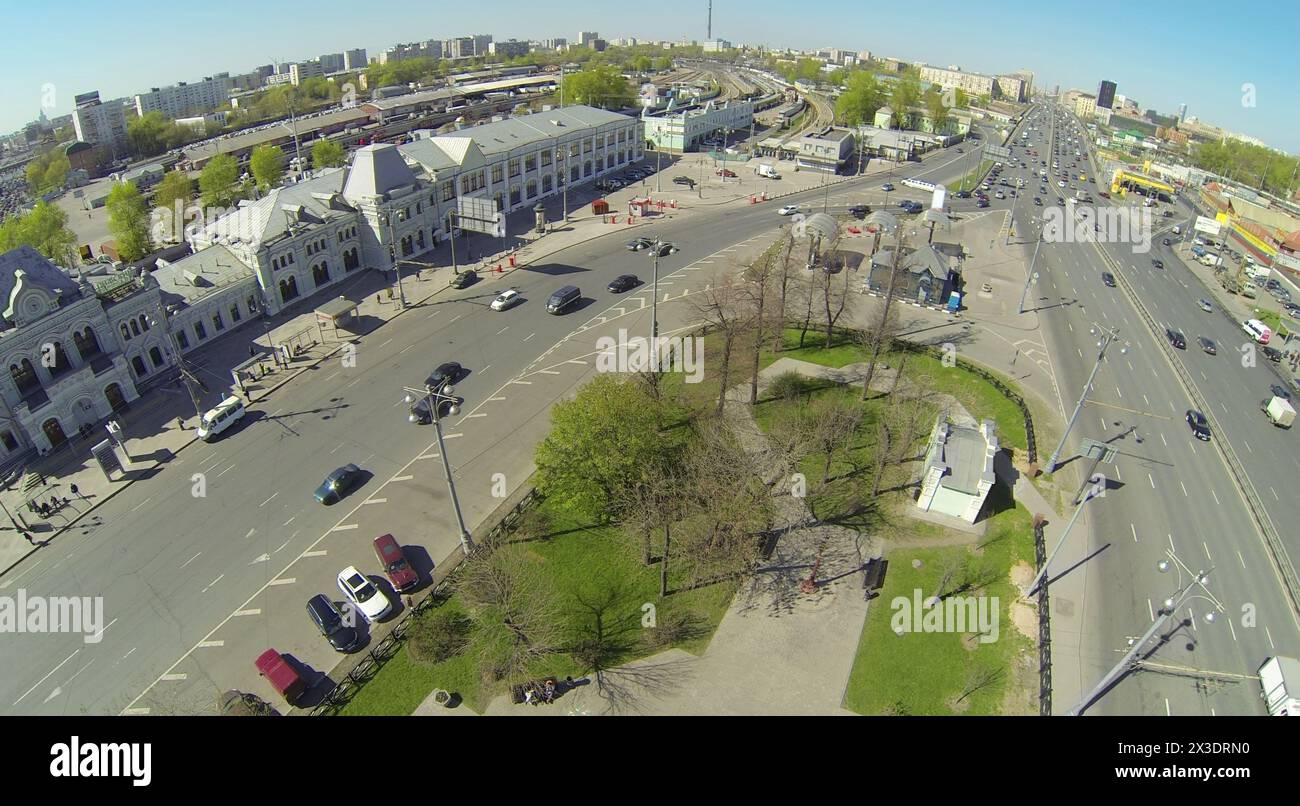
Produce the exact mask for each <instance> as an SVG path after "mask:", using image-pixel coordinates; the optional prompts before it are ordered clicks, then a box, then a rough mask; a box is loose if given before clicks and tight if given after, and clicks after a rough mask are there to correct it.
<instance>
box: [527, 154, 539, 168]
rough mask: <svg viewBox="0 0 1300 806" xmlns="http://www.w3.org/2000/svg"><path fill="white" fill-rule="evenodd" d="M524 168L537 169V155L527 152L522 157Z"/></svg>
mask: <svg viewBox="0 0 1300 806" xmlns="http://www.w3.org/2000/svg"><path fill="white" fill-rule="evenodd" d="M524 170H525V171H535V170H537V155H536V154H528V155H527V156H525V157H524Z"/></svg>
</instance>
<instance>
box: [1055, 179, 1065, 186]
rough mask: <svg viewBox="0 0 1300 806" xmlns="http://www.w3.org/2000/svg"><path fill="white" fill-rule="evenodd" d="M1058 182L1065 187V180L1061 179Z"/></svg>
mask: <svg viewBox="0 0 1300 806" xmlns="http://www.w3.org/2000/svg"><path fill="white" fill-rule="evenodd" d="M1056 184H1057V185H1059V186H1061V187H1065V180H1064V179H1062V180H1061V181H1059V182H1057V183H1056Z"/></svg>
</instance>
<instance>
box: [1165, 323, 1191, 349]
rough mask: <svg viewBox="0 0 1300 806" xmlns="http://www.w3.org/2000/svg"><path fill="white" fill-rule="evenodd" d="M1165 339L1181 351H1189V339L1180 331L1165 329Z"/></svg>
mask: <svg viewBox="0 0 1300 806" xmlns="http://www.w3.org/2000/svg"><path fill="white" fill-rule="evenodd" d="M1165 338H1167V339H1169V343H1170V344H1172V345H1173V346H1174V347H1177V348H1178V349H1179V350H1186V349H1187V339H1186V338H1185V337H1184V336H1183V334H1182V333H1180V332H1179V331H1177V330H1174V329H1173V328H1171V327H1167V328H1165Z"/></svg>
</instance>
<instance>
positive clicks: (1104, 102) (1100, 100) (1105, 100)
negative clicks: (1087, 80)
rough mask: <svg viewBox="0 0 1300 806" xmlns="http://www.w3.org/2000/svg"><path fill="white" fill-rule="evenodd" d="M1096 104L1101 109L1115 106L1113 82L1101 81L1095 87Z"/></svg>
mask: <svg viewBox="0 0 1300 806" xmlns="http://www.w3.org/2000/svg"><path fill="white" fill-rule="evenodd" d="M1097 106H1098V107H1100V108H1102V109H1114V108H1115V82H1114V81H1103V82H1101V85H1100V86H1098V87H1097Z"/></svg>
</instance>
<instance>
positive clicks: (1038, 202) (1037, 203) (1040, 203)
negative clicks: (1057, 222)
mask: <svg viewBox="0 0 1300 806" xmlns="http://www.w3.org/2000/svg"><path fill="white" fill-rule="evenodd" d="M1034 206H1035V207H1042V206H1043V200H1042V199H1041V198H1039V197H1038V196H1035V197H1034Z"/></svg>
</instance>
